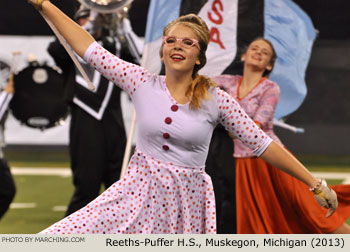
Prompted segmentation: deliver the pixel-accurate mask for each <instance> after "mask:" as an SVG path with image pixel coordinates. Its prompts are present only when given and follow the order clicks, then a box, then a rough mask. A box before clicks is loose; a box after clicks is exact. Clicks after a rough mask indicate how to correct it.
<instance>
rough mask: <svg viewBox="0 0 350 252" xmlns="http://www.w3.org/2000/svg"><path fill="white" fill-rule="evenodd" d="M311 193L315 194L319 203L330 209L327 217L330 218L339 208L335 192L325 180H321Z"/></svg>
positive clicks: (311, 189)
mask: <svg viewBox="0 0 350 252" xmlns="http://www.w3.org/2000/svg"><path fill="white" fill-rule="evenodd" d="M310 191H312V192H313V193H314V196H315V199H316V201H317V203H318V204H319V205H320V206H322V207H324V208H327V209H328V212H327V214H326V217H327V218H328V217H330V216H331V215H332V214H333V213H334V211H335V210H336V209H337V207H338V200H337V194H336V193H335V191H333V189H331V188H330V187H328V186H327V182H326V181H325V180H324V179H320V180H319V182H318V184H317V185H316V186H315V187H313V188H310Z"/></svg>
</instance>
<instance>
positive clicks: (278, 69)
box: [264, 0, 316, 119]
mask: <svg viewBox="0 0 350 252" xmlns="http://www.w3.org/2000/svg"><path fill="white" fill-rule="evenodd" d="M264 12H265V13H264V15H265V17H264V21H265V31H264V37H265V38H266V39H268V40H269V41H271V42H272V44H273V46H274V47H275V50H276V52H277V56H278V59H277V61H276V63H275V67H274V70H273V72H272V73H271V74H270V76H269V79H271V80H273V81H275V82H276V83H277V84H278V85H279V86H280V88H281V97H280V101H279V103H278V105H277V108H276V114H275V117H276V118H277V119H280V118H282V117H284V116H286V115H288V114H290V113H292V112H294V111H295V110H296V109H297V108H299V106H300V105H301V104H302V102H303V101H304V99H305V96H306V93H307V88H306V84H305V71H306V68H307V65H308V62H309V58H310V54H311V50H312V45H313V42H314V40H315V37H316V32H315V28H314V27H313V24H312V22H311V20H310V18H309V17H308V16H307V15H306V14H305V13H304V11H303V10H302V9H300V8H299V6H297V5H296V4H295V3H293V2H292V1H291V0H278V1H276V0H265V3H264Z"/></svg>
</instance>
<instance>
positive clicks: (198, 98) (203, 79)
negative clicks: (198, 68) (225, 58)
mask: <svg viewBox="0 0 350 252" xmlns="http://www.w3.org/2000/svg"><path fill="white" fill-rule="evenodd" d="M210 87H216V83H215V82H214V81H212V80H211V79H210V78H209V77H207V76H204V75H199V74H198V73H197V74H195V78H194V80H193V82H192V84H191V86H189V87H188V89H187V91H186V95H188V96H189V97H190V109H193V110H195V109H200V108H201V105H202V103H203V99H205V100H207V99H209V97H208V90H209V88H210Z"/></svg>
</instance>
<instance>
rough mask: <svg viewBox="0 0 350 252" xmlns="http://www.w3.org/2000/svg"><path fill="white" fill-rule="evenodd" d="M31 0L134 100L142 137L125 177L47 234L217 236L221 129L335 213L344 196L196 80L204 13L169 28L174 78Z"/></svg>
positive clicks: (168, 65) (169, 69)
mask: <svg viewBox="0 0 350 252" xmlns="http://www.w3.org/2000/svg"><path fill="white" fill-rule="evenodd" d="M29 2H30V3H32V4H33V5H34V6H35V7H36V8H38V9H41V10H42V11H43V12H44V13H45V15H46V16H47V17H48V18H49V19H50V21H51V22H52V23H53V24H54V25H55V26H56V28H57V29H58V30H59V32H60V33H61V34H62V35H63V37H64V38H65V39H66V41H67V42H68V43H69V44H70V46H71V47H72V49H73V50H74V51H75V52H76V53H77V54H78V55H79V56H81V57H83V58H84V59H85V61H87V62H90V64H91V65H93V66H94V67H95V68H96V69H97V71H99V72H101V73H102V74H103V75H104V76H105V77H106V78H108V79H109V80H111V81H113V82H114V83H115V84H116V85H118V86H119V87H121V88H122V89H124V90H125V91H126V92H127V93H128V94H129V96H130V97H131V99H132V101H133V103H134V106H135V109H136V113H137V120H138V136H139V137H138V140H137V143H136V150H135V153H134V154H133V156H132V158H131V160H130V162H129V164H128V168H127V171H126V174H125V175H124V177H123V178H122V179H121V180H119V181H118V182H116V183H115V184H113V185H112V186H111V187H110V188H108V189H107V190H106V191H105V192H103V193H102V194H101V195H100V196H99V197H97V198H96V199H95V200H93V201H92V202H91V203H89V204H88V205H86V206H85V207H83V208H82V209H80V210H78V211H77V212H75V213H73V214H71V215H70V216H68V217H66V218H64V219H63V220H61V221H59V222H57V223H55V224H53V225H52V226H50V227H49V228H47V229H45V230H43V231H42V232H41V233H43V234H73V233H78V234H86V233H93V234H102V233H115V234H122V233H128V234H137V233H149V234H151V233H158V234H159V233H215V232H216V217H215V198H214V192H213V186H212V183H211V179H210V177H209V176H208V175H207V174H206V173H205V167H204V164H205V160H206V156H207V152H208V147H209V142H210V139H211V135H212V132H213V130H214V128H215V126H216V125H217V123H221V124H223V125H224V126H225V127H226V129H227V130H228V131H230V132H231V133H232V134H234V135H235V136H236V137H237V138H239V139H240V140H241V141H242V142H243V143H244V144H245V145H246V146H248V147H249V148H251V149H252V150H253V151H254V153H255V154H256V155H257V156H261V157H262V158H263V159H264V160H266V161H267V162H271V163H273V164H274V165H275V166H276V167H279V168H280V169H282V170H283V171H285V172H288V173H290V174H291V175H293V176H295V177H297V178H298V179H300V180H302V181H303V182H304V183H305V184H306V185H307V186H309V187H311V188H312V189H313V190H314V191H315V193H316V194H317V195H322V196H317V199H318V200H319V201H320V204H323V205H324V206H325V207H328V208H330V211H331V212H332V211H334V210H335V208H336V205H337V197H336V194H335V193H334V192H333V191H332V190H330V189H329V188H328V187H327V186H326V185H325V183H324V182H323V183H319V182H318V180H317V179H315V178H314V177H313V176H312V175H311V174H310V173H309V172H308V171H307V170H306V169H305V168H304V167H303V166H302V165H301V164H300V163H299V162H298V161H297V160H295V159H294V158H293V157H292V156H291V155H290V154H289V153H288V152H287V151H285V150H284V149H283V148H281V147H280V146H279V145H278V144H276V143H274V142H273V141H272V139H271V138H270V137H268V136H267V135H266V134H265V133H264V132H263V131H262V130H261V129H259V127H257V126H256V124H255V123H254V122H253V121H252V120H251V119H250V118H249V117H248V116H247V115H246V114H245V112H244V111H243V110H242V109H241V108H240V106H239V105H238V103H237V102H236V101H235V100H234V99H233V98H232V97H231V96H230V95H228V94H227V93H226V92H224V91H221V90H220V89H219V88H217V87H215V83H214V82H212V81H211V80H210V79H209V78H206V77H204V76H200V75H198V73H197V72H198V70H199V69H200V68H202V67H203V66H204V65H205V63H206V57H205V51H206V48H207V45H208V42H209V31H208V27H207V26H206V24H205V23H204V22H203V21H202V20H201V19H200V18H199V17H198V16H196V15H187V16H182V17H179V18H178V19H176V20H174V21H173V22H171V23H170V24H168V26H167V27H166V28H165V30H164V37H163V41H164V42H163V44H162V47H161V51H160V52H161V53H160V55H161V58H162V61H163V62H164V65H165V72H166V74H165V76H159V75H155V74H150V73H148V72H147V71H146V70H145V69H143V68H141V67H139V66H137V65H133V64H130V63H128V62H125V61H123V60H121V59H119V58H117V57H116V56H115V55H112V54H111V53H109V52H108V51H106V50H105V49H103V48H102V47H101V46H99V45H98V44H97V43H96V42H95V41H94V39H93V38H92V37H91V35H90V34H89V33H87V32H86V31H85V30H83V29H82V28H81V27H80V26H78V25H77V24H76V23H74V22H73V21H72V20H71V19H69V18H68V17H67V16H66V15H65V14H63V13H62V12H61V11H60V10H59V9H58V8H56V7H55V6H54V5H53V4H51V3H50V2H49V1H42V0H29ZM155 56H156V55H155ZM326 200H327V201H328V203H327V201H326Z"/></svg>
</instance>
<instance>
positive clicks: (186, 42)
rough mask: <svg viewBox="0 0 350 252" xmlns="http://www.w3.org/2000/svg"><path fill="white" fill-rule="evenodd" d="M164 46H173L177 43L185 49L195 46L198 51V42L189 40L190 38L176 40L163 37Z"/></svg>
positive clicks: (173, 37) (172, 37)
mask: <svg viewBox="0 0 350 252" xmlns="http://www.w3.org/2000/svg"><path fill="white" fill-rule="evenodd" d="M163 41H164V44H166V45H169V46H173V45H175V44H176V43H177V42H180V45H181V46H183V47H185V48H191V47H193V46H197V47H198V49H199V44H198V40H196V39H190V38H177V37H175V36H164V37H163Z"/></svg>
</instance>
